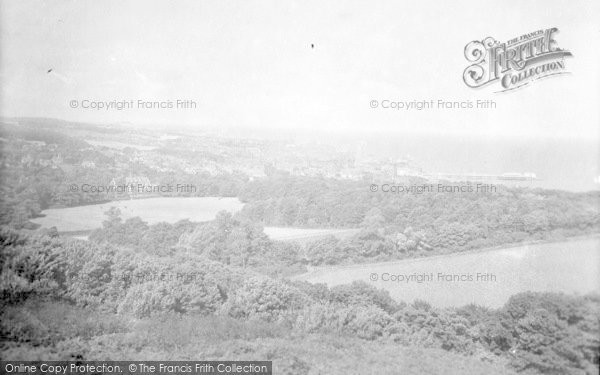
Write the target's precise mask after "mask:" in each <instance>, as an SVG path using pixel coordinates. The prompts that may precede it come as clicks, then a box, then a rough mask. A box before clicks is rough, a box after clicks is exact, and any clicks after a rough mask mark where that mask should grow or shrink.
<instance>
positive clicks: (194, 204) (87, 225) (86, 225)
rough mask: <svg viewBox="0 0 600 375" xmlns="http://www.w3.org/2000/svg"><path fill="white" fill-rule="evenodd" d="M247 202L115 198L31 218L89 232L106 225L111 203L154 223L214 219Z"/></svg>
mask: <svg viewBox="0 0 600 375" xmlns="http://www.w3.org/2000/svg"><path fill="white" fill-rule="evenodd" d="M242 206H243V204H242V203H241V202H240V201H239V200H238V199H237V198H215V197H200V198H148V199H131V200H122V201H114V202H108V203H102V204H94V205H89V206H79V207H69V208H57V209H49V210H44V211H43V212H42V214H43V215H45V216H43V217H39V218H35V219H33V220H31V221H32V222H34V223H36V224H40V225H41V226H42V227H44V228H50V227H56V229H57V230H58V231H59V232H85V231H90V230H93V229H96V228H100V227H101V226H102V221H103V220H105V219H106V216H105V215H104V213H105V212H106V211H108V209H110V208H111V207H117V208H118V209H120V210H121V217H122V218H123V219H127V218H130V217H135V216H139V217H141V218H142V219H143V220H144V221H147V222H148V223H150V224H153V223H157V222H161V221H165V222H168V223H174V222H177V221H179V220H183V219H189V220H191V221H208V220H212V219H213V218H214V217H215V215H216V214H217V212H219V211H229V212H236V211H239V210H240V209H241V208H242Z"/></svg>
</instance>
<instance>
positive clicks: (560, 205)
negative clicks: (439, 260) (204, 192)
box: [240, 176, 600, 253]
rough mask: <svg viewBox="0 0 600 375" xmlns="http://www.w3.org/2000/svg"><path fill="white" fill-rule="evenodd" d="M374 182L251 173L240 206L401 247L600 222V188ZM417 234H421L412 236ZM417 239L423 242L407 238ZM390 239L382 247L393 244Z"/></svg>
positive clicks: (511, 236) (479, 242)
mask: <svg viewBox="0 0 600 375" xmlns="http://www.w3.org/2000/svg"><path fill="white" fill-rule="evenodd" d="M424 183H425V181H423V180H419V179H416V180H411V181H408V182H407V184H408V185H410V184H424ZM447 184H450V183H447ZM369 187H370V183H368V182H355V181H339V180H328V179H321V178H295V177H289V176H277V177H276V178H271V179H263V180H257V181H252V182H249V183H248V184H246V185H245V188H244V190H243V191H242V192H241V194H240V197H241V199H242V200H243V201H244V202H247V204H246V206H245V207H244V209H243V211H242V213H243V215H244V216H246V217H247V218H248V219H249V220H251V221H253V222H259V223H262V224H264V225H274V226H278V225H279V226H300V227H339V228H363V229H365V230H368V231H372V232H373V231H375V232H376V233H377V234H378V236H380V237H384V238H385V239H386V241H388V242H390V243H393V242H396V243H397V242H400V244H398V245H397V246H396V250H395V251H400V252H403V251H404V250H406V251H407V252H411V251H412V250H420V249H435V250H436V251H438V252H445V251H457V250H465V249H473V248H481V247H487V246H496V245H500V244H505V243H512V242H520V241H523V240H539V239H547V238H562V237H566V236H572V235H579V234H585V233H591V232H598V231H599V230H600V192H589V193H570V192H564V191H555V190H543V189H524V188H508V187H504V186H498V191H497V192H495V193H489V194H477V193H438V192H432V193H423V194H392V193H382V192H375V193H373V192H371V191H370V189H369ZM407 232H408V234H407ZM413 234H414V236H415V237H416V238H410V237H411V235H413ZM405 237H408V238H405ZM417 239H418V240H419V241H418V242H421V244H422V246H416V247H415V246H411V245H412V242H408V241H410V240H414V241H416V240H417ZM406 242H408V245H407V244H405V243H406ZM390 246H391V245H384V246H383V247H382V249H384V250H382V251H383V252H384V253H385V252H390V251H394V250H393V249H391V247H390Z"/></svg>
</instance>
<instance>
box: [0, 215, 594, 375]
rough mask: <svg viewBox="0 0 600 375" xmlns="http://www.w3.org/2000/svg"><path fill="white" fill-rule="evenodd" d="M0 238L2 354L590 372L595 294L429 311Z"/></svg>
mask: <svg viewBox="0 0 600 375" xmlns="http://www.w3.org/2000/svg"><path fill="white" fill-rule="evenodd" d="M182 226H184V227H185V225H182ZM222 235H224V233H222ZM224 238H226V236H225V237H224ZM0 241H1V244H2V253H1V258H0V259H1V269H2V278H1V293H2V294H1V295H2V304H3V308H2V317H1V321H2V323H1V335H2V349H1V350H2V353H0V355H1V356H2V358H14V359H34V358H39V359H75V358H77V359H150V358H161V359H195V358H198V356H200V357H202V358H203V359H226V358H227V359H257V358H259V359H266V360H273V361H274V365H275V368H276V370H277V373H289V374H302V373H305V374H309V373H332V374H336V373H339V374H343V373H360V372H361V371H365V370H366V369H370V370H371V371H374V372H377V373H403V374H404V373H408V374H412V373H414V374H421V373H441V372H442V371H443V372H444V373H456V374H459V373H460V374H465V373H467V374H469V373H472V374H481V373H503V372H502V371H505V369H506V368H510V369H511V371H515V372H521V373H532V374H535V373H544V374H548V373H555V374H586V373H588V374H591V373H596V372H597V370H598V368H597V366H598V347H599V345H600V342H599V337H600V336H599V335H600V331H599V322H598V316H599V314H598V313H599V312H600V297H599V296H597V295H596V296H585V297H573V296H566V295H561V294H552V293H523V294H519V295H516V296H514V297H512V298H511V299H510V300H509V301H508V302H507V303H506V305H505V306H504V307H503V308H501V309H498V310H490V309H485V308H482V307H478V306H465V307H462V308H457V309H438V308H435V307H432V306H430V305H428V304H427V303H424V302H415V303H413V304H411V305H406V304H403V303H397V302H395V301H394V300H392V299H391V298H390V297H389V295H388V294H387V293H386V292H383V291H381V290H377V289H374V288H373V287H371V286H369V285H368V284H365V283H362V282H355V283H353V284H350V285H343V286H337V287H333V288H328V287H326V286H325V285H320V284H318V285H312V284H308V283H293V282H289V281H286V280H284V279H279V278H273V277H268V276H265V275H262V274H261V273H259V272H256V271H255V270H254V269H252V267H251V266H250V265H247V266H246V267H245V268H244V267H240V266H238V265H232V264H230V265H227V264H224V263H222V262H218V261H215V260H211V259H208V258H207V257H206V256H205V254H206V253H203V252H199V251H198V250H199V249H195V248H194V247H193V246H192V247H188V248H185V247H181V248H179V251H177V253H175V254H169V255H168V256H166V255H161V254H156V253H148V252H146V251H144V250H143V249H135V250H132V249H129V248H127V247H126V246H117V245H113V244H108V243H94V242H85V241H79V240H73V239H65V238H62V237H60V236H58V235H57V234H56V233H52V232H51V231H38V232H35V233H29V234H27V233H23V232H18V231H15V230H12V229H9V228H3V229H2V231H1V235H0ZM213 243H215V244H217V245H219V244H220V240H218V239H213ZM453 371H454V372H453ZM507 373H508V372H507Z"/></svg>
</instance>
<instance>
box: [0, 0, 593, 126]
mask: <svg viewBox="0 0 600 375" xmlns="http://www.w3.org/2000/svg"><path fill="white" fill-rule="evenodd" d="M0 4H1V9H0V17H1V22H0V25H1V26H0V27H1V31H2V36H1V44H0V48H1V56H0V80H1V82H2V85H1V87H2V88H1V90H2V91H1V101H0V113H1V114H2V115H4V116H40V117H56V118H61V119H66V120H81V121H88V122H123V121H128V122H133V123H137V124H146V123H147V124H151V123H160V124H173V125H177V124H186V125H194V126H203V125H210V126H220V125H222V126H244V127H253V126H257V127H265V128H281V129H286V128H290V129H292V128H293V129H296V128H308V129H324V128H329V129H335V130H338V131H359V130H361V131H370V130H371V129H378V130H380V131H390V130H393V131H416V132H421V131H422V132H435V133H450V134H482V135H491V136H496V135H513V136H522V135H531V136H561V137H563V136H572V137H578V138H591V137H598V133H599V129H598V128H599V124H600V115H599V110H598V103H599V102H600V76H599V72H600V69H599V68H598V67H599V66H600V65H599V58H600V53H599V51H598V46H600V24H598V20H599V19H600V2H598V1H593V0H590V1H577V2H573V1H547V0H546V1H527V2H523V1H481V0H476V1H452V2H442V1H439V2H432V1H396V2H391V1H377V2H373V1H343V2H341V1H340V2H323V1H235V2H233V1H189V2H188V1H177V2H167V1H161V2H158V1H35V2H34V1H22V0H19V1H5V0H2V1H0ZM549 27H558V28H559V30H560V33H559V34H558V35H557V41H558V44H559V46H560V47H561V48H565V49H569V50H571V52H572V53H573V55H574V57H573V58H570V59H568V60H567V61H566V64H567V69H568V70H569V71H571V72H572V74H570V75H563V76H560V77H555V78H548V79H545V80H541V81H539V82H536V83H534V84H532V85H530V87H527V88H525V89H522V90H518V91H515V92H510V93H502V94H494V93H493V91H495V90H493V89H490V88H487V89H479V90H473V89H471V88H468V87H467V86H465V85H464V83H463V82H462V72H463V70H464V69H465V67H466V66H467V65H468V64H467V61H466V60H465V58H464V56H463V49H464V47H465V45H466V44H467V43H468V42H470V41H472V40H475V39H482V38H484V37H487V36H493V37H495V38H496V39H498V40H500V41H506V40H508V39H511V38H513V37H517V36H520V35H521V34H525V33H528V32H531V31H534V30H537V29H543V28H549ZM311 44H314V48H311ZM49 69H52V71H51V72H49V73H48V70H49ZM72 99H77V100H81V99H92V100H107V101H110V100H121V99H143V100H177V99H193V100H195V101H196V102H197V103H198V105H199V108H198V109H196V110H187V111H183V110H128V111H94V110H83V109H81V108H78V109H72V108H69V101H70V100H72ZM372 99H377V100H383V99H392V100H413V99H416V100H420V99H445V100H468V99H471V100H476V99H494V100H496V101H497V103H498V109H496V110H489V111H485V110H484V111H468V110H455V111H446V112H415V113H406V112H402V111H400V112H398V111H392V110H387V111H386V110H381V109H371V108H370V107H369V101H370V100H372Z"/></svg>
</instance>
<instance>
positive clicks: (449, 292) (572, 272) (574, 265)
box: [294, 237, 600, 307]
mask: <svg viewBox="0 0 600 375" xmlns="http://www.w3.org/2000/svg"><path fill="white" fill-rule="evenodd" d="M439 273H441V274H443V275H472V276H473V281H469V280H465V281H444V277H442V279H441V280H440V279H438V274H439ZM478 273H479V274H481V275H484V274H488V275H492V274H493V275H494V276H495V281H492V279H491V277H490V278H488V280H484V279H483V278H480V280H479V281H478V280H477V274H478ZM372 274H374V275H376V276H377V280H376V281H372V280H371V277H372ZM385 274H388V275H385ZM431 274H433V278H432V280H431V281H427V279H425V278H424V277H422V278H421V280H423V281H422V282H420V283H419V282H417V281H416V279H415V278H413V280H412V281H408V282H407V281H406V278H405V279H404V280H403V281H400V282H397V281H384V280H382V278H385V279H391V276H390V275H431ZM398 278H399V277H398ZM294 279H296V280H306V281H309V282H311V283H325V284H327V285H329V286H334V285H340V284H348V283H351V282H352V281H354V280H362V281H365V282H367V283H369V284H370V285H373V286H376V287H378V288H383V289H385V290H387V291H389V293H390V295H391V296H392V297H393V298H394V299H396V300H397V301H405V302H412V301H414V300H417V299H420V300H424V301H427V302H429V303H431V304H432V305H434V306H440V307H447V306H463V305H466V304H470V303H475V304H478V305H483V306H488V307H500V306H502V305H503V304H504V303H505V302H506V301H507V300H508V298H509V297H510V296H511V295H514V294H516V293H519V292H525V291H539V292H542V291H551V292H564V293H576V294H585V293H589V292H593V291H600V238H598V237H592V238H585V239H576V240H571V241H564V242H556V243H541V244H532V245H523V246H519V247H510V248H504V249H494V250H485V251H480V252H475V251H473V252H469V253H463V254H460V253H457V254H448V255H441V256H435V257H431V258H421V259H411V260H402V261H394V262H386V263H376V264H362V265H352V266H337V267H336V266H334V267H322V268H321V267H319V268H315V269H314V270H312V271H311V272H309V273H306V274H303V275H299V276H297V277H294Z"/></svg>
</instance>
